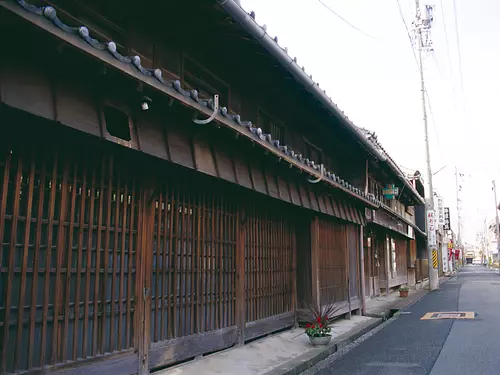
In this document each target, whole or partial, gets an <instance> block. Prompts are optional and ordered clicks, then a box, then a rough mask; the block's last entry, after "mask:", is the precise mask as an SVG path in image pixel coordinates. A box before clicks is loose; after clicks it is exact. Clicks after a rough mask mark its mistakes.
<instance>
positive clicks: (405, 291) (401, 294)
mask: <svg viewBox="0 0 500 375" xmlns="http://www.w3.org/2000/svg"><path fill="white" fill-rule="evenodd" d="M399 296H400V297H401V298H406V297H408V291H407V290H400V291H399Z"/></svg>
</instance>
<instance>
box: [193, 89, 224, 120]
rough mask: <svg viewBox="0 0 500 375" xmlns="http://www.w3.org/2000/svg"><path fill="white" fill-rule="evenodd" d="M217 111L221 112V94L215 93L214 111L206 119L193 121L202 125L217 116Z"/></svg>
mask: <svg viewBox="0 0 500 375" xmlns="http://www.w3.org/2000/svg"><path fill="white" fill-rule="evenodd" d="M217 113H219V95H217V94H215V95H214V112H213V113H212V114H211V115H210V117H209V118H207V119H206V120H197V119H193V122H195V123H196V124H201V125H204V124H208V123H209V122H210V121H212V120H213V119H214V118H215V117H216V116H217Z"/></svg>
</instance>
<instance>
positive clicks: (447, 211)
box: [443, 207, 451, 230]
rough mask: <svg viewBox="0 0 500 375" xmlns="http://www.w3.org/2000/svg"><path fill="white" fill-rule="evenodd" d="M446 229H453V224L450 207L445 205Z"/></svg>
mask: <svg viewBox="0 0 500 375" xmlns="http://www.w3.org/2000/svg"><path fill="white" fill-rule="evenodd" d="M443 229H444V230H451V225H450V208H449V207H445V208H444V226H443Z"/></svg>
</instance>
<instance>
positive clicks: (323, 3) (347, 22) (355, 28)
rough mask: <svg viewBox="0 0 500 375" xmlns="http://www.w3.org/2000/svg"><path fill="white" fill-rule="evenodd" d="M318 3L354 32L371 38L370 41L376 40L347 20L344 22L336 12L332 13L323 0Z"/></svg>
mask: <svg viewBox="0 0 500 375" xmlns="http://www.w3.org/2000/svg"><path fill="white" fill-rule="evenodd" d="M318 1H319V2H320V4H321V5H323V6H324V7H325V8H326V9H328V10H329V11H330V12H331V13H332V14H333V15H335V16H336V17H337V18H338V19H340V20H341V21H343V22H344V23H345V24H347V25H349V26H350V27H351V28H353V29H354V30H356V31H358V32H360V33H361V34H363V35H365V36H367V37H369V38H372V39H377V38H376V37H375V36H373V35H370V34H368V33H367V32H365V31H363V30H361V29H360V28H359V27H357V26H355V25H353V24H352V23H351V22H349V21H348V20H346V19H345V18H344V17H342V16H341V15H340V14H339V13H337V12H336V11H334V10H333V9H332V8H331V7H329V6H328V5H327V4H326V3H325V2H323V0H318Z"/></svg>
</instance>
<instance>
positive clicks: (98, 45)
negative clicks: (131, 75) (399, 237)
mask: <svg viewBox="0 0 500 375" xmlns="http://www.w3.org/2000/svg"><path fill="white" fill-rule="evenodd" d="M16 3H17V4H18V5H19V6H20V7H22V8H23V9H24V10H25V11H27V12H30V13H32V14H35V15H38V16H40V17H44V18H46V19H47V20H49V21H50V22H52V24H54V25H55V26H56V27H57V28H59V29H60V30H62V31H63V32H64V33H67V34H71V35H74V36H75V37H79V38H81V39H82V40H84V41H85V42H86V43H87V44H88V45H90V46H91V47H92V48H94V49H96V50H99V51H102V53H108V54H109V55H111V56H112V57H113V58H115V59H116V60H118V61H119V62H120V63H122V64H126V65H131V66H133V67H134V68H135V69H137V71H139V72H140V73H141V74H142V75H144V76H145V77H151V78H154V79H155V80H156V81H158V82H159V83H161V84H162V85H164V86H166V87H169V88H172V89H174V90H175V91H176V92H178V93H179V94H181V95H182V96H183V97H185V98H186V99H189V100H191V101H192V102H196V103H197V104H198V105H201V106H204V107H206V108H209V109H210V110H213V109H214V103H213V101H212V100H204V99H201V98H200V97H199V95H198V91H197V90H185V89H184V88H183V87H182V86H181V82H180V81H179V80H175V81H169V80H166V79H164V78H163V77H162V72H161V69H148V68H145V67H143V66H142V65H141V59H140V57H139V56H123V55H122V54H120V53H119V52H118V50H117V46H116V43H115V42H113V41H109V42H101V41H99V40H97V39H94V38H92V36H91V35H90V32H89V29H88V28H87V27H85V26H77V27H74V26H68V25H66V24H64V23H63V22H62V21H61V20H60V19H59V18H58V16H57V11H56V9H55V8H54V7H52V6H44V7H37V6H34V5H31V4H29V3H27V2H26V1H24V0H16ZM219 116H222V117H224V118H226V119H228V120H230V121H232V122H233V123H235V124H237V125H239V126H240V127H243V128H245V129H246V130H247V131H248V134H247V136H248V137H249V138H252V137H256V138H258V139H260V140H262V141H264V142H267V143H269V144H270V145H271V146H272V147H273V149H274V150H275V153H276V154H277V155H278V156H279V155H280V154H284V155H286V156H288V157H290V158H292V159H293V160H295V162H296V163H301V164H302V165H304V166H308V167H310V168H312V169H314V170H315V171H317V172H319V171H320V170H321V165H318V164H316V163H315V162H314V160H310V159H309V158H307V157H305V156H304V155H302V154H300V153H297V152H295V151H294V150H293V149H292V148H291V147H289V146H287V145H281V144H280V142H279V140H277V139H273V136H272V134H265V133H264V132H263V131H262V129H261V128H259V127H254V126H253V124H252V122H251V121H243V120H242V119H241V117H240V115H239V114H233V113H229V111H228V109H227V108H226V107H220V108H219ZM324 179H325V180H328V181H327V182H328V183H329V184H330V185H333V186H336V187H339V188H340V189H341V190H346V191H348V192H349V193H350V194H352V195H355V196H358V197H360V198H361V199H363V200H365V201H368V202H370V203H371V204H372V205H375V206H379V205H380V201H379V200H377V199H376V198H375V197H373V195H371V194H365V193H364V191H363V190H361V189H358V188H356V187H354V186H352V185H351V184H350V183H349V182H347V181H345V180H344V179H342V178H341V177H340V176H337V175H336V174H334V173H332V172H330V171H327V170H326V169H324Z"/></svg>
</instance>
